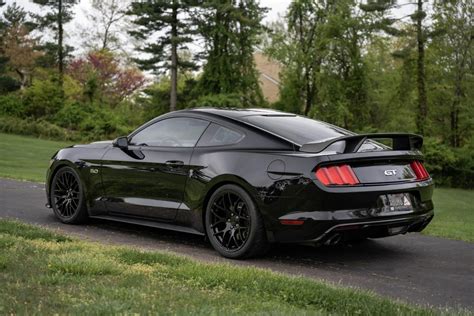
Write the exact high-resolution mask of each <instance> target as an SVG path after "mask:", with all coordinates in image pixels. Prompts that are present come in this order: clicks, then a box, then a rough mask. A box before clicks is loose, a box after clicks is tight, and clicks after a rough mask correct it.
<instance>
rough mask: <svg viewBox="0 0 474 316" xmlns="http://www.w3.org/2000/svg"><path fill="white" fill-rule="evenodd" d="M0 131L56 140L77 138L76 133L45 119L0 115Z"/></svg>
mask: <svg viewBox="0 0 474 316" xmlns="http://www.w3.org/2000/svg"><path fill="white" fill-rule="evenodd" d="M0 132H2V133H11V134H19V135H32V136H37V137H42V138H48V139H57V140H78V139H79V135H78V134H77V133H74V132H71V131H68V130H66V129H64V128H61V127H59V126H57V125H54V124H52V123H49V122H47V121H45V120H33V119H26V120H24V119H20V118H17V117H11V116H10V117H9V116H0Z"/></svg>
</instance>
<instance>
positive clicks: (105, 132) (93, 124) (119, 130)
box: [79, 107, 134, 139]
mask: <svg viewBox="0 0 474 316" xmlns="http://www.w3.org/2000/svg"><path fill="white" fill-rule="evenodd" d="M93 109H94V111H93V112H91V113H89V114H88V115H87V116H86V117H85V119H84V120H83V121H82V122H81V123H80V125H79V127H80V130H81V131H82V132H83V133H84V134H85V135H87V138H89V139H102V138H106V139H107V138H108V139H111V138H115V137H117V136H123V135H127V134H128V133H130V132H131V131H132V129H133V128H134V127H133V128H131V127H129V126H126V125H125V122H124V120H123V118H121V117H119V116H117V115H116V114H114V113H113V112H112V111H108V110H104V109H101V108H98V107H93Z"/></svg>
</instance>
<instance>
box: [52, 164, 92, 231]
mask: <svg viewBox="0 0 474 316" xmlns="http://www.w3.org/2000/svg"><path fill="white" fill-rule="evenodd" d="M49 194H50V199H51V207H52V208H53V211H54V215H56V217H57V218H58V219H59V220H60V221H61V222H63V223H65V224H80V223H83V222H85V221H86V220H87V218H88V213H87V207H86V201H85V194H84V189H83V186H82V183H81V178H80V177H79V174H78V173H77V171H76V170H74V169H73V168H71V167H63V168H61V169H59V170H58V172H56V174H55V175H54V177H53V181H51V187H50V192H49Z"/></svg>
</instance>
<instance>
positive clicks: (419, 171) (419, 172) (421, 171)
mask: <svg viewBox="0 0 474 316" xmlns="http://www.w3.org/2000/svg"><path fill="white" fill-rule="evenodd" d="M410 167H411V169H412V170H413V172H414V173H415V175H416V179H417V180H426V179H428V178H429V177H430V175H429V174H428V171H426V169H425V166H423V164H422V163H421V162H420V161H418V160H415V161H412V162H411V163H410Z"/></svg>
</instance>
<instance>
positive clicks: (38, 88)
mask: <svg viewBox="0 0 474 316" xmlns="http://www.w3.org/2000/svg"><path fill="white" fill-rule="evenodd" d="M24 102H25V107H26V115H28V116H31V117H34V118H40V117H46V118H52V117H53V116H54V115H55V114H56V113H57V112H58V111H59V110H60V109H61V107H62V106H63V99H62V89H61V87H60V86H58V82H57V81H56V80H55V79H54V78H50V79H47V80H38V79H35V80H33V84H32V85H31V87H30V88H28V89H27V90H26V91H25V92H24Z"/></svg>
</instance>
